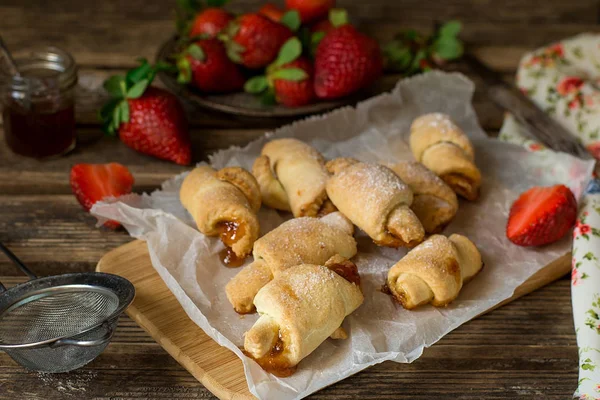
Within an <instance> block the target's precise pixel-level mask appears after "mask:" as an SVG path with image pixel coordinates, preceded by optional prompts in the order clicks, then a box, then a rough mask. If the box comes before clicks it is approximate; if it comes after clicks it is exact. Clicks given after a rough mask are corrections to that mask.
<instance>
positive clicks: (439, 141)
mask: <svg viewBox="0 0 600 400" xmlns="http://www.w3.org/2000/svg"><path fill="white" fill-rule="evenodd" d="M410 148H411V150H412V153H413V155H414V156H415V158H416V159H417V161H419V162H420V163H422V164H423V165H425V166H426V167H427V168H429V169H430V170H432V171H433V172H434V173H435V174H437V175H438V176H439V177H440V178H442V179H443V180H444V182H446V183H447V184H448V186H450V187H451V188H452V190H454V191H455V192H456V193H457V194H458V195H460V196H462V197H464V198H465V199H467V200H476V199H477V197H478V196H479V187H480V186H481V173H480V172H479V169H478V168H477V166H476V165H475V162H474V160H475V155H474V152H473V145H472V144H471V141H470V140H469V138H468V137H467V135H465V133H464V132H463V131H462V130H461V129H460V128H459V127H458V126H457V125H456V124H455V123H454V122H452V120H451V119H450V117H449V116H447V115H446V114H441V113H433V114H426V115H423V116H421V117H419V118H417V119H416V120H415V121H414V122H413V124H412V126H411V128H410Z"/></svg>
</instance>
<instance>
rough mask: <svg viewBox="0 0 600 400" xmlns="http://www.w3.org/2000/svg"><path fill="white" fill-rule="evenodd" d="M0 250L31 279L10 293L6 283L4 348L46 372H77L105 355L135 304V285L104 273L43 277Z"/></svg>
mask: <svg viewBox="0 0 600 400" xmlns="http://www.w3.org/2000/svg"><path fill="white" fill-rule="evenodd" d="M0 250H1V251H2V252H4V253H5V254H6V255H7V256H8V258H10V259H11V260H12V261H13V262H14V263H15V264H16V265H17V266H18V267H19V269H21V271H23V272H24V273H25V274H27V276H29V277H30V278H31V280H30V281H28V282H26V283H23V284H21V285H17V286H15V287H13V288H11V289H9V290H6V288H5V287H4V286H3V285H2V283H0V349H2V350H4V351H5V352H6V353H7V354H8V355H9V356H10V357H11V358H12V359H13V360H15V361H16V362H18V363H19V364H21V365H22V366H23V367H25V368H27V369H31V370H35V371H41V372H67V371H72V370H74V369H77V368H79V367H82V366H84V365H86V364H87V363H89V362H90V361H92V360H93V359H95V358H96V357H97V356H98V355H99V354H100V353H102V351H103V350H104V349H105V348H106V346H107V345H108V342H109V341H110V339H111V338H112V336H113V333H114V331H115V328H116V326H117V321H118V319H119V316H120V315H121V313H122V312H123V311H124V310H125V308H127V306H128V305H129V304H130V303H131V301H132V300H133V297H134V295H135V289H134V287H133V285H132V284H131V282H129V281H128V280H127V279H125V278H122V277H120V276H117V275H112V274H105V273H100V272H86V273H75V274H64V275H58V276H50V277H45V278H37V277H36V276H35V274H34V273H33V272H31V271H30V270H29V269H28V268H27V267H26V266H25V265H24V264H23V263H22V262H21V261H20V260H19V259H18V258H17V257H16V256H15V255H14V254H13V253H12V252H11V251H10V250H8V249H7V248H6V247H5V246H4V245H3V244H2V243H0Z"/></svg>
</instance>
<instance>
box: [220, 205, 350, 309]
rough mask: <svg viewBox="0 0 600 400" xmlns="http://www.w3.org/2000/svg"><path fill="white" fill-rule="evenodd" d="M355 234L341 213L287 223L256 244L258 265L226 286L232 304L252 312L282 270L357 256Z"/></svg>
mask: <svg viewBox="0 0 600 400" xmlns="http://www.w3.org/2000/svg"><path fill="white" fill-rule="evenodd" d="M353 233H354V226H353V225H352V223H351V222H350V221H348V219H347V218H346V217H344V216H343V215H342V214H341V213H339V212H334V213H331V214H328V215H326V216H323V217H321V218H310V217H301V218H294V219H291V220H289V221H286V222H284V223H283V224H281V225H280V226H278V227H277V228H275V229H273V230H272V231H271V232H269V233H267V234H266V235H264V236H263V237H261V238H260V239H258V240H257V241H256V243H254V251H253V256H254V262H252V263H251V264H250V265H248V266H246V267H244V269H242V270H241V271H240V272H239V273H238V274H237V275H236V276H234V277H233V278H232V279H231V280H230V281H229V283H227V285H226V286H225V291H226V293H227V298H228V299H229V302H230V303H231V305H232V306H233V308H234V309H235V311H237V312H238V313H240V314H246V313H251V312H253V311H254V305H253V304H252V302H253V300H254V296H256V293H258V291H259V290H260V288H262V287H263V286H265V285H266V284H267V283H269V282H270V281H271V280H272V279H273V277H274V276H277V275H278V274H279V273H281V272H282V271H284V270H286V269H288V268H290V267H295V266H296V265H300V264H308V263H310V264H323V263H324V262H325V261H327V260H328V259H329V258H331V257H332V256H334V255H336V254H339V255H341V256H343V257H345V258H352V257H354V255H355V254H356V241H355V240H354V238H353V237H352V234H353Z"/></svg>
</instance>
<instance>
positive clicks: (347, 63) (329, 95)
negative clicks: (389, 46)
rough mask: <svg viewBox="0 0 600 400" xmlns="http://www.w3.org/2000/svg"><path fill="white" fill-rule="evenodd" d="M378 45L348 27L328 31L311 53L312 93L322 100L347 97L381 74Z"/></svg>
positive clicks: (381, 60) (381, 63) (380, 57)
mask: <svg viewBox="0 0 600 400" xmlns="http://www.w3.org/2000/svg"><path fill="white" fill-rule="evenodd" d="M382 68H383V58H382V56H381V50H380V49H379V44H378V43H377V42H376V41H375V40H374V39H371V38H370V37H368V36H366V35H364V34H362V33H360V32H358V31H357V30H356V28H354V27H353V26H352V25H343V26H341V27H339V28H336V29H334V30H332V31H330V32H329V33H328V34H327V35H325V37H324V38H323V40H321V42H320V43H319V45H318V46H317V50H316V53H315V93H316V94H317V97H320V98H323V99H336V98H339V97H343V96H346V95H349V94H351V93H353V92H355V91H357V90H359V89H361V88H364V87H365V86H368V85H370V84H371V83H373V82H374V81H375V80H376V79H377V78H379V76H380V75H381V73H382Z"/></svg>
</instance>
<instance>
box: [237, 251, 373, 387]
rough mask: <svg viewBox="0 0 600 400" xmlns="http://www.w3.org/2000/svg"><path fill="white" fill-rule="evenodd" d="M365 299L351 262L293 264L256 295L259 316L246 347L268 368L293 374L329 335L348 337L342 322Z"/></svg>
mask: <svg viewBox="0 0 600 400" xmlns="http://www.w3.org/2000/svg"><path fill="white" fill-rule="evenodd" d="M363 299H364V298H363V295H362V292H361V289H360V277H359V275H358V270H357V268H356V265H354V264H353V263H352V262H348V261H347V260H344V261H342V262H340V260H339V259H337V258H336V259H335V260H332V261H331V262H328V263H326V265H325V266H322V265H311V264H304V265H299V266H296V267H294V268H290V269H288V270H286V271H284V272H282V273H281V274H279V275H277V277H275V279H273V280H272V281H271V282H269V283H268V284H267V285H266V286H264V287H263V288H262V289H261V290H260V291H259V292H258V294H257V295H256V297H255V298H254V304H255V305H256V309H257V311H258V313H259V314H260V318H259V319H258V321H256V323H255V324H254V326H252V328H251V329H250V330H249V331H248V332H246V334H245V338H244V350H245V352H246V354H247V355H249V356H250V357H252V358H253V359H254V360H256V361H257V362H258V364H259V365H260V366H261V367H262V368H263V369H264V370H266V371H267V372H270V373H272V374H274V375H277V376H280V377H284V376H289V375H291V374H293V373H294V371H295V370H296V366H297V365H298V363H299V362H300V361H301V360H302V359H303V358H305V357H306V356H308V355H309V354H310V353H312V352H313V351H314V350H315V349H316V348H317V347H319V345H320V344H321V343H323V342H324V341H325V340H326V339H327V338H328V337H331V336H333V337H334V338H345V337H346V335H345V332H344V331H343V330H341V329H340V326H341V324H342V322H343V321H344V318H345V317H346V316H348V315H349V314H351V313H352V312H353V311H354V310H356V309H357V308H358V307H359V306H360V305H361V304H362V302H363Z"/></svg>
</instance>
